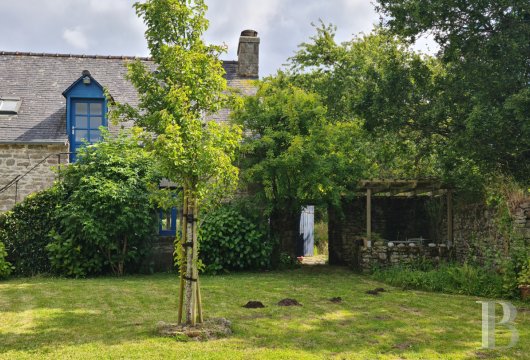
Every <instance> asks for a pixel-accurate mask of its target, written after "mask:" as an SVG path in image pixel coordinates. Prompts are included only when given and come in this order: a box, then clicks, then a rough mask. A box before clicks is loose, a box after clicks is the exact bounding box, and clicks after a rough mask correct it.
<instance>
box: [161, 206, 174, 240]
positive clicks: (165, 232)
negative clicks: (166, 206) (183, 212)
mask: <svg viewBox="0 0 530 360" xmlns="http://www.w3.org/2000/svg"><path fill="white" fill-rule="evenodd" d="M164 215H165V212H164V211H163V210H160V211H159V213H158V235H161V236H176V235H177V208H176V207H173V208H171V229H170V230H162V218H163V216H164Z"/></svg>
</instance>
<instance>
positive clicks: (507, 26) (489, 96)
mask: <svg viewBox="0 0 530 360" xmlns="http://www.w3.org/2000/svg"><path fill="white" fill-rule="evenodd" d="M378 3H379V5H378V10H379V11H380V13H381V14H382V19H383V23H384V25H385V26H386V27H387V28H388V29H389V30H390V31H392V32H393V33H395V34H397V35H399V36H402V37H405V38H407V39H409V40H410V41H414V40H415V39H416V38H417V37H419V36H422V35H424V34H431V35H433V36H434V39H435V40H436V41H437V42H438V44H439V45H440V47H441V49H440V54H439V57H440V59H441V61H442V63H443V64H444V69H445V72H446V73H445V75H444V76H443V77H442V78H440V81H438V82H437V85H436V88H437V90H436V93H437V96H436V97H435V99H434V101H433V112H432V114H433V121H432V122H431V123H432V125H433V131H436V132H440V133H442V131H441V130H444V131H445V132H446V133H447V136H446V139H447V143H448V145H449V146H450V148H451V149H452V151H455V152H456V153H457V154H458V156H460V157H462V156H465V157H467V158H469V159H471V160H472V161H473V163H474V164H475V166H478V167H480V168H481V171H483V172H484V171H487V172H491V171H496V170H499V169H500V170H501V171H502V172H506V173H509V174H511V175H513V176H515V178H516V179H517V180H518V181H523V182H528V179H529V178H530V166H529V164H530V162H529V156H530V152H529V149H530V126H529V125H528V124H529V121H528V114H529V109H530V88H529V85H528V84H530V63H529V62H528V58H529V57H530V37H529V34H530V22H529V21H528V20H529V16H530V15H529V14H530V11H529V8H528V2H527V1H525V0H515V1H512V0H501V1H480V0H473V1H459V0H454V1H449V2H448V1H445V0H429V1H418V0H407V1H401V0H379V1H378Z"/></svg>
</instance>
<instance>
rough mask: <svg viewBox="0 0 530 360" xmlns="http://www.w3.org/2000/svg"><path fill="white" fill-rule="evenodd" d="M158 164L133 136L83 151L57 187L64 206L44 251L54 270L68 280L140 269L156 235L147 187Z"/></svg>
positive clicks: (106, 137) (108, 140)
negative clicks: (138, 267)
mask: <svg viewBox="0 0 530 360" xmlns="http://www.w3.org/2000/svg"><path fill="white" fill-rule="evenodd" d="M155 169H156V168H155V167H154V162H153V160H152V157H151V156H150V154H149V153H148V152H146V151H143V150H142V149H141V148H140V147H139V146H138V138H137V137H135V136H134V135H133V134H125V133H122V134H120V135H119V136H118V137H117V138H114V139H111V137H110V135H109V134H106V135H104V141H102V142H100V143H98V144H96V145H93V146H88V147H84V148H81V149H80V150H79V153H78V155H77V161H76V162H75V163H74V164H71V165H70V166H68V167H66V168H64V169H63V170H62V173H61V176H62V181H61V182H60V183H58V184H57V185H56V186H57V187H58V188H59V191H62V192H63V193H64V196H65V201H64V202H63V203H60V204H58V206H57V208H56V210H55V216H56V221H57V223H55V224H54V228H53V233H52V241H51V242H50V243H49V244H48V245H47V246H46V249H47V251H48V255H49V258H50V261H51V266H52V271H54V272H57V273H59V274H63V275H68V276H86V275H89V274H99V273H102V272H107V271H108V269H110V271H111V272H112V273H114V274H117V275H123V273H124V272H125V270H126V269H127V268H129V269H131V267H132V268H134V267H137V266H138V265H139V263H140V262H141V260H142V259H143V257H144V255H145V252H146V251H147V250H148V249H149V244H150V240H151V238H152V237H153V236H154V235H155V234H156V230H157V228H156V224H157V218H156V212H155V211H153V206H152V205H151V203H150V197H149V195H150V191H149V185H150V184H151V183H152V182H154V183H156V180H157V179H158V178H156V174H155V173H154V171H155Z"/></svg>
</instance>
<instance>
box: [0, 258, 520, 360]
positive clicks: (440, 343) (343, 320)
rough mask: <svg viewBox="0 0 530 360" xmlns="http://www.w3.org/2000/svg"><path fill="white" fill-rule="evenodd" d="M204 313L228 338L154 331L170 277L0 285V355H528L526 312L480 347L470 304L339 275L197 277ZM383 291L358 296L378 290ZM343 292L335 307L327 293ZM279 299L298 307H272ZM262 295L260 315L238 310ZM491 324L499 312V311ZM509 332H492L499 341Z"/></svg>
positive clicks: (173, 286)
mask: <svg viewBox="0 0 530 360" xmlns="http://www.w3.org/2000/svg"><path fill="white" fill-rule="evenodd" d="M201 281H202V290H203V296H204V307H205V312H206V314H207V316H209V317H226V318H228V319H229V320H231V321H232V323H233V330H234V334H233V335H232V336H231V337H229V338H224V339H218V340H212V341H208V342H194V341H189V342H179V341H176V340H174V339H171V338H163V337H160V336H158V335H157V334H156V331H155V329H156V324H157V322H158V321H160V320H163V321H166V322H172V321H175V318H176V310H175V309H176V302H177V301H176V293H177V281H176V277H175V275H171V274H160V275H154V276H131V277H124V278H98V279H84V280H69V279H55V278H39V277H36V278H27V279H13V280H9V281H6V282H1V283H0V358H2V359H43V358H48V359H62V358H67V359H101V358H104V359H130V358H132V359H136V358H139V359H162V358H164V359H166V358H168V359H192V358H193V359H313V358H315V359H319V358H326V359H327V358H336V359H344V358H347V359H476V358H491V359H498V358H501V359H502V358H504V359H524V358H530V355H529V354H530V316H529V314H530V312H529V310H528V309H526V310H525V309H522V308H521V307H522V306H523V305H522V304H516V305H518V306H519V310H520V311H519V315H518V317H517V319H516V327H517V329H518V331H519V337H520V339H519V342H518V344H517V346H516V347H514V348H511V349H504V350H479V349H478V348H479V347H480V341H481V308H480V304H476V303H475V301H476V300H478V298H475V297H468V296H459V295H445V294H436V293H425V292H421V291H402V290H398V289H395V288H390V287H388V286H386V285H382V284H381V283H377V282H374V281H372V280H370V279H369V278H368V277H364V276H360V275H355V274H353V273H351V272H349V271H348V270H346V269H340V268H330V267H306V268H302V269H297V270H293V271H286V272H266V273H244V274H233V275H225V276H204V277H202V280H201ZM381 286H383V287H385V288H386V289H387V290H389V292H385V293H382V294H381V295H379V296H373V295H369V294H366V293H365V291H367V290H369V289H373V288H375V287H381ZM335 296H340V297H342V299H343V302H342V303H340V304H333V303H331V302H329V301H328V299H329V298H331V297H335ZM285 297H291V298H295V299H297V300H298V301H299V302H300V303H302V304H303V306H301V307H297V306H295V307H280V306H277V305H276V303H277V302H278V301H279V300H281V299H282V298H285ZM248 300H260V301H262V302H263V303H264V304H265V305H266V308H264V309H246V308H242V307H241V306H242V305H243V304H245V303H246V302H247V301H248ZM498 313H499V314H498V316H499V317H500V315H501V314H500V313H501V311H498ZM508 338H509V333H508V332H507V331H502V330H501V327H499V329H498V336H497V343H498V345H502V344H507V343H508Z"/></svg>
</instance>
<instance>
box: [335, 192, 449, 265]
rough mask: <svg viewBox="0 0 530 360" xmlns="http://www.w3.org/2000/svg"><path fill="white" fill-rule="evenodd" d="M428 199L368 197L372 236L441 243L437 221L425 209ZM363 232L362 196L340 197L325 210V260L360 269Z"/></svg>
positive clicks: (364, 201) (390, 239) (364, 220)
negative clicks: (335, 206) (336, 202)
mask: <svg viewBox="0 0 530 360" xmlns="http://www.w3.org/2000/svg"><path fill="white" fill-rule="evenodd" d="M427 201H429V198H426V197H423V198H421V197H416V198H396V197H373V198H372V233H373V236H374V238H380V239H385V240H388V241H397V240H400V241H403V240H407V239H409V238H413V237H420V236H421V237H423V238H424V239H428V240H429V242H435V243H442V242H444V241H442V239H441V238H440V229H439V226H440V225H441V221H438V220H437V219H436V221H434V222H433V221H432V220H431V219H430V211H428V209H427V207H428V206H427ZM365 235H366V197H357V198H354V199H351V200H344V201H343V202H342V204H341V207H340V208H334V207H330V208H329V209H328V241H329V263H330V264H331V265H347V266H350V267H353V268H354V269H360V267H361V266H360V263H361V259H360V249H361V247H362V245H363V237H365Z"/></svg>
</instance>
